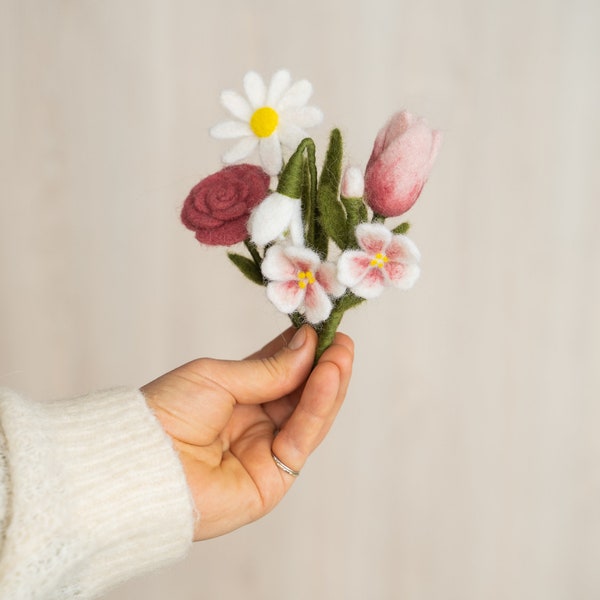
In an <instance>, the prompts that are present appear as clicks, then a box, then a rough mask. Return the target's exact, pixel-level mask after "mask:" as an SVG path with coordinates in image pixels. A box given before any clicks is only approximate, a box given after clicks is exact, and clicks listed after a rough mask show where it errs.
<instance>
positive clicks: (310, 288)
mask: <svg viewBox="0 0 600 600" xmlns="http://www.w3.org/2000/svg"><path fill="white" fill-rule="evenodd" d="M335 272H336V269H335V265H333V264H331V263H322V262H321V259H320V258H319V255H318V254H317V253H316V252H313V251H312V250H309V249H308V248H302V247H298V246H289V245H283V244H276V245H275V246H271V247H270V248H269V250H268V251H267V253H266V255H265V258H264V260H263V263H262V273H263V275H264V277H265V278H266V279H267V280H269V283H268V284H267V297H268V298H269V300H271V302H272V303H273V304H274V305H275V306H276V308H277V309H278V310H280V311H281V312H284V313H287V314H291V313H294V312H300V313H303V314H304V317H305V319H306V320H307V321H308V322H309V323H312V324H313V325H314V324H317V323H321V322H322V321H324V320H325V319H327V317H328V316H329V314H330V313H331V309H332V308H333V304H332V301H331V299H330V296H332V297H334V298H337V297H339V296H341V295H342V294H343V293H344V291H345V287H344V286H343V285H341V284H340V283H339V282H338V281H337V279H336V275H335Z"/></svg>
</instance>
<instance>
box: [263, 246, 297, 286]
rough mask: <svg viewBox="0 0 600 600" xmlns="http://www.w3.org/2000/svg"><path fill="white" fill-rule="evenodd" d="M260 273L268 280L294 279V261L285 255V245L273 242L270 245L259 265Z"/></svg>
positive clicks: (295, 271)
mask: <svg viewBox="0 0 600 600" xmlns="http://www.w3.org/2000/svg"><path fill="white" fill-rule="evenodd" d="M261 270H262V274H263V275H264V276H265V278H266V279H269V280H270V281H289V280H290V279H294V280H296V275H297V272H298V269H297V268H296V265H295V264H294V262H293V261H292V260H291V259H290V258H289V257H288V256H287V254H286V252H285V246H282V245H280V244H275V245H274V246H271V247H270V248H269V249H268V250H267V253H266V254H265V258H264V260H263V262H262V265H261Z"/></svg>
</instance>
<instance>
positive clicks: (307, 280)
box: [298, 271, 315, 289]
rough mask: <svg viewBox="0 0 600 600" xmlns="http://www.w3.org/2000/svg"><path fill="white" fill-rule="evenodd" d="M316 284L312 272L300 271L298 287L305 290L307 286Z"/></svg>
mask: <svg viewBox="0 0 600 600" xmlns="http://www.w3.org/2000/svg"><path fill="white" fill-rule="evenodd" d="M314 282H315V276H314V275H313V273H312V271H298V287H299V288H301V289H304V288H305V287H306V286H307V285H310V284H311V283H314Z"/></svg>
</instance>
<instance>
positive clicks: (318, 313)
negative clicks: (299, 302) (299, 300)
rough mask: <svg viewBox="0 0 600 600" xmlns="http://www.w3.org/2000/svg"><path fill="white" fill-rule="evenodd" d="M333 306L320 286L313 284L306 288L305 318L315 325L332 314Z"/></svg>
mask: <svg viewBox="0 0 600 600" xmlns="http://www.w3.org/2000/svg"><path fill="white" fill-rule="evenodd" d="M332 308H333V304H332V302H331V300H330V299H329V296H328V295H327V294H326V292H325V290H324V289H323V288H322V287H321V286H320V285H319V284H318V283H312V284H309V285H308V286H307V287H306V295H305V296H304V316H305V317H306V320H307V321H308V322H309V323H312V324H313V325H314V324H316V323H320V322H321V321H324V320H325V319H326V318H327V317H328V316H329V315H330V313H331V309H332Z"/></svg>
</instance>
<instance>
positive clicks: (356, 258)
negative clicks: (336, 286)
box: [337, 250, 371, 287]
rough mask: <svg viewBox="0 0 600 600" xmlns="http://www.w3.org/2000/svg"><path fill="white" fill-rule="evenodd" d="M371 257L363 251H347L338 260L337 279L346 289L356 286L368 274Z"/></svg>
mask: <svg viewBox="0 0 600 600" xmlns="http://www.w3.org/2000/svg"><path fill="white" fill-rule="evenodd" d="M370 264H371V257H370V256H369V255H368V254H365V253H364V252H362V251H361V250H346V251H345V252H343V253H342V255H341V256H340V257H339V258H338V262H337V271H338V272H337V278H338V281H339V282H340V283H341V284H342V285H345V286H346V287H352V286H353V285H356V284H357V283H358V282H359V281H360V280H361V279H362V278H363V277H364V276H365V275H366V273H367V271H368V270H369V267H370Z"/></svg>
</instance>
